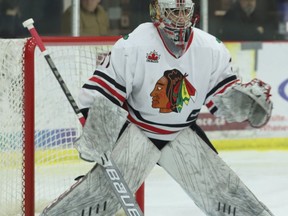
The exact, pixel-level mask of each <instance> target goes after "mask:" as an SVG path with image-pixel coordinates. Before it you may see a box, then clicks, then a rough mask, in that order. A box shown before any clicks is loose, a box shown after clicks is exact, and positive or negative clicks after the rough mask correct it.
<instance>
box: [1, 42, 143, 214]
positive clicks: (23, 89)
mask: <svg viewBox="0 0 288 216" xmlns="http://www.w3.org/2000/svg"><path fill="white" fill-rule="evenodd" d="M118 39H119V37H42V40H43V42H44V44H45V46H46V47H47V51H48V52H49V54H50V56H51V58H52V59H53V61H54V63H55V65H56V67H57V69H58V70H59V72H60V74H61V76H62V77H63V79H64V81H65V83H66V85H67V87H68V88H69V90H70V91H71V94H72V95H73V97H74V98H75V99H77V93H78V90H79V88H80V87H81V86H82V85H83V84H84V82H85V81H86V80H87V79H88V78H89V77H90V76H91V75H92V73H93V72H94V70H95V68H96V66H97V64H98V63H99V62H100V61H101V60H102V58H103V57H104V56H105V55H106V54H107V53H108V52H109V51H110V49H111V47H112V45H113V44H114V43H115V42H116V41H117V40H118ZM3 44H4V45H3ZM0 47H1V51H0V61H1V63H0V64H1V77H0V90H1V91H0V118H1V126H0V144H1V145H0V155H1V160H0V173H1V177H2V176H4V177H3V178H2V180H0V185H1V186H0V187H1V191H2V192H3V191H4V195H1V199H0V202H1V211H2V212H1V214H2V213H3V212H4V213H3V215H4V216H5V215H17V214H22V215H25V216H26V215H29V216H31V215H34V213H35V212H40V211H41V209H43V208H44V207H45V206H47V205H48V204H49V203H50V202H51V201H52V200H53V199H55V198H56V197H57V196H59V195H60V194H61V193H63V192H64V191H65V190H66V189H68V188H69V187H70V186H71V185H72V184H73V183H75V181H74V179H75V178H76V177H77V176H79V175H83V174H86V173H87V172H88V170H90V169H91V168H92V166H93V163H92V164H91V163H87V162H84V161H81V160H80V159H79V158H78V153H77V152H76V151H75V150H74V148H73V140H74V139H75V138H76V137H77V136H79V134H80V132H81V129H82V127H81V125H80V123H79V120H78V118H77V116H76V115H75V114H74V112H73V109H72V108H71V107H70V104H69V102H68V101H67V99H66V98H65V95H64V94H63V92H62V89H61V88H60V85H59V84H58V82H57V80H56V79H55V77H53V76H54V75H53V73H52V72H51V71H50V70H51V69H50V68H49V66H48V64H47V62H46V61H45V58H44V55H43V54H42V53H41V52H40V50H39V49H38V48H37V47H36V44H35V41H34V39H32V38H29V39H15V40H13V39H5V40H4V39H3V40H0ZM2 83H4V84H5V85H2V86H1V84H2ZM11 160H13V162H11ZM12 179H13V180H12ZM10 180H12V181H10ZM15 185H17V186H15ZM136 199H137V201H138V203H139V205H140V207H141V209H142V210H143V209H144V185H142V186H141V188H140V189H139V190H138V191H137V193H136ZM2 206H3V208H2ZM4 206H5V208H4Z"/></svg>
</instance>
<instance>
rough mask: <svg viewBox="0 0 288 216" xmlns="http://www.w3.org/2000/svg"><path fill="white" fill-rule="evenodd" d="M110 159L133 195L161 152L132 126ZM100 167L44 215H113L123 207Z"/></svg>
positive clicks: (57, 201) (57, 200)
mask: <svg viewBox="0 0 288 216" xmlns="http://www.w3.org/2000/svg"><path fill="white" fill-rule="evenodd" d="M111 157H112V158H113V160H114V162H115V163H116V164H117V166H118V168H119V170H120V172H121V174H122V175H123V177H124V179H125V181H126V182H127V184H128V186H129V188H130V189H131V191H132V192H135V191H136V190H137V189H138V188H139V187H140V185H141V184H142V183H143V181H144V179H145V178H146V177H147V176H148V174H149V173H150V171H151V170H152V169H153V167H154V166H155V164H156V163H157V162H158V160H159V158H160V151H159V150H158V149H157V148H156V147H155V146H154V144H153V143H151V141H150V140H149V139H148V138H147V137H146V136H145V135H144V134H143V132H142V131H140V129H138V128H137V127H136V126H135V125H133V124H130V125H129V126H128V127H127V128H126V130H125V131H124V132H123V134H122V136H121V137H120V138H119V140H118V141H117V143H116V146H115V148H114V150H113V151H112V154H111ZM107 181H108V179H107V178H105V176H104V173H103V171H102V169H101V167H100V165H95V166H94V167H93V169H92V170H91V171H90V172H89V173H88V174H86V175H85V176H84V177H83V178H82V179H80V180H79V181H78V182H77V183H76V184H75V185H73V186H72V187H71V188H70V189H69V190H68V191H66V192H65V193H64V194H62V195H61V196H60V197H58V198H57V199H56V200H55V201H54V202H53V203H52V204H50V205H49V206H48V207H46V208H45V209H44V211H43V213H42V214H41V216H67V215H69V216H74V215H75V216H79V215H89V216H96V215H97V216H111V215H113V214H115V213H116V212H117V210H119V209H120V204H119V202H118V200H117V198H116V196H115V195H114V193H113V191H112V190H111V188H110V185H109V183H108V182H107Z"/></svg>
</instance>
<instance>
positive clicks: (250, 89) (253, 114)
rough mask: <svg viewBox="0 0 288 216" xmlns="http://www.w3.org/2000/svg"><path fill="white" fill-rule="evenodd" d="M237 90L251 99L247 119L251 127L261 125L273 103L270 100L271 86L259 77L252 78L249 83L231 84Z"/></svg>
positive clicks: (264, 122) (267, 117)
mask: <svg viewBox="0 0 288 216" xmlns="http://www.w3.org/2000/svg"><path fill="white" fill-rule="evenodd" d="M233 88H234V89H235V90H237V91H240V92H242V93H243V94H245V95H247V96H249V97H250V98H251V99H253V103H252V105H251V108H250V112H249V115H248V121H249V123H250V124H251V126H252V127H256V128H257V127H262V126H263V125H265V124H266V123H267V122H268V120H269V119H270V117H271V113H272V108H273V104H272V102H271V100H270V97H271V94H270V91H271V86H270V85H269V84H267V83H264V82H263V81H261V80H259V79H253V80H252V81H251V82H249V83H245V84H238V85H235V86H233Z"/></svg>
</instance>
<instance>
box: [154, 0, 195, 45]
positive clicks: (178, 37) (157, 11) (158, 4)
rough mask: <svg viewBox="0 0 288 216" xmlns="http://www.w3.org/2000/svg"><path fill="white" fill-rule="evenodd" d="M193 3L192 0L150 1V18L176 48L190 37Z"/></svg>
mask: <svg viewBox="0 0 288 216" xmlns="http://www.w3.org/2000/svg"><path fill="white" fill-rule="evenodd" d="M193 12H194V3H193V1H192V0H151V3H150V17H151V19H152V22H153V23H154V25H155V26H156V27H157V28H161V29H163V30H164V31H165V33H166V35H167V36H168V38H170V39H171V40H172V41H173V42H174V43H175V44H176V45H177V46H184V44H185V42H186V41H187V40H188V38H189V36H190V31H191V28H190V27H191V26H192V18H193Z"/></svg>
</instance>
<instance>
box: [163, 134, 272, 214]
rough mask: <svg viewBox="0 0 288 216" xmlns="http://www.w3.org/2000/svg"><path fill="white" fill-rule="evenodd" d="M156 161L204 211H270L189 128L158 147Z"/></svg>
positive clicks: (211, 212)
mask: <svg viewBox="0 0 288 216" xmlns="http://www.w3.org/2000/svg"><path fill="white" fill-rule="evenodd" d="M159 164H160V165H161V166H162V167H163V168H164V169H165V170H166V171H167V172H168V173H169V174H170V175H171V176H172V177H173V178H174V179H175V180H176V181H177V182H178V184H180V186H181V187H182V188H183V189H184V190H185V192H186V193H187V194H188V195H189V196H190V197H191V198H192V199H193V201H194V202H195V204H196V205H197V206H198V207H199V208H200V209H201V210H202V211H203V212H205V214H206V215H209V216H224V215H227V214H231V215H241V216H251V215H258V216H271V215H273V214H272V213H270V212H269V210H268V209H267V208H266V207H265V206H264V205H263V204H262V203H261V202H260V201H258V199H257V198H256V197H255V196H254V194H253V193H252V192H251V191H250V190H249V189H248V188H247V187H246V186H245V185H244V184H243V182H242V181H241V180H240V179H239V177H238V176H237V175H236V174H235V173H234V172H233V171H232V170H231V169H230V168H229V166H228V165H227V164H226V163H225V162H224V161H223V160H222V159H221V158H220V157H219V156H218V155H217V154H216V153H215V152H214V151H213V150H212V149H211V148H210V147H209V146H208V145H207V144H206V143H205V142H204V141H203V140H202V139H201V138H200V137H199V136H198V135H197V134H196V133H195V132H194V131H192V130H191V129H186V130H184V131H182V132H181V133H180V134H179V135H178V137H177V138H176V139H175V140H174V141H172V142H170V143H169V144H167V145H166V146H165V147H164V148H163V149H162V154H161V158H160V160H159ZM234 212H235V213H234Z"/></svg>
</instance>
